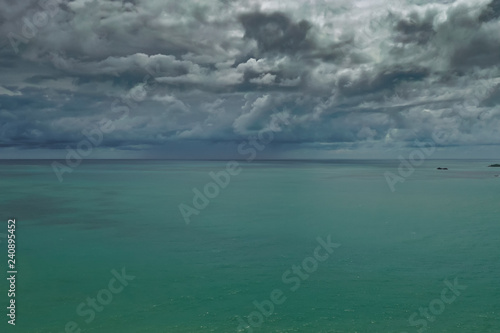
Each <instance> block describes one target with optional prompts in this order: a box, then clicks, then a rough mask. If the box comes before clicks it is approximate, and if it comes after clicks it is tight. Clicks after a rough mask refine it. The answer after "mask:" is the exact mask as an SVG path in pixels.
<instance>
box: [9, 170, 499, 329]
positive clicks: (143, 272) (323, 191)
mask: <svg viewBox="0 0 500 333" xmlns="http://www.w3.org/2000/svg"><path fill="white" fill-rule="evenodd" d="M51 163H52V161H50V160H38V161H26V160H24V161H5V160H4V161H1V162H0V176H1V178H0V179H1V192H0V198H1V200H0V208H1V210H0V211H1V216H2V217H1V218H2V219H3V221H4V223H2V225H3V226H4V227H2V228H3V229H2V230H0V233H2V234H0V241H1V243H0V247H1V249H2V251H1V253H2V254H1V256H2V259H1V262H2V264H1V266H0V268H1V269H2V271H3V273H2V274H3V276H6V275H7V273H6V271H7V268H6V263H7V245H6V244H7V243H6V238H5V234H6V233H7V220H8V219H9V218H15V219H16V233H17V234H16V263H17V270H18V274H17V280H16V305H17V306H16V326H15V327H13V326H11V325H9V324H7V320H8V319H9V318H8V317H7V316H6V315H5V314H6V313H7V310H6V306H7V305H8V298H7V291H8V289H9V285H8V284H7V281H6V279H5V278H3V279H2V282H0V288H1V289H0V290H1V292H0V295H2V296H1V298H0V304H2V308H3V309H4V310H3V311H4V313H2V315H1V317H2V318H3V322H2V323H1V324H0V327H1V328H0V331H1V332H26V333H28V332H29V333H42V332H43V333H45V332H54V333H60V332H97V333H101V332H102V333H114V332H119V333H129V332H153V333H156V332H165V333H166V332H174V333H175V332H193V333H195V332H237V329H238V328H240V331H241V332H256V333H257V332H384V333H390V332H397V333H401V332H419V329H420V332H424V331H425V332H450V333H451V332H453V333H457V332H458V333H460V332H468V333H470V332H500V301H499V300H500V200H499V199H500V177H495V175H497V174H500V168H488V167H487V166H488V165H489V164H492V163H498V161H495V160H488V161H481V160H428V161H426V162H425V163H424V164H423V165H422V166H419V167H417V168H416V169H415V171H414V172H413V174H411V175H410V176H408V177H407V178H405V181H404V182H401V183H398V184H397V185H396V186H395V191H394V192H392V191H391V190H390V188H389V186H388V184H387V182H386V179H385V177H384V173H385V172H393V173H396V174H397V172H398V171H397V168H398V165H399V161H392V160H374V161H359V160H358V161H356V160H353V161H347V160H341V161H255V162H252V163H246V162H240V168H241V172H240V173H239V174H237V175H234V176H231V178H230V182H229V184H228V185H227V186H225V188H223V189H219V193H218V195H216V196H214V198H211V199H209V204H208V206H207V207H206V208H203V209H199V210H197V211H198V215H194V214H193V215H191V217H190V220H191V221H190V223H189V224H186V223H185V221H184V219H183V216H182V215H181V212H180V210H179V205H180V204H182V203H184V204H186V205H189V206H190V207H192V206H193V203H192V201H193V197H194V195H195V194H194V192H193V189H195V188H196V189H199V190H201V191H203V188H204V186H205V184H207V183H209V182H211V181H212V179H211V177H210V175H209V173H210V172H214V173H218V172H220V171H221V170H225V169H226V162H225V161H166V160H148V161H135V160H120V161H117V160H115V161H96V160H93V161H92V160H85V161H83V163H82V164H81V165H80V166H78V167H77V168H75V169H74V170H73V172H72V173H66V174H64V177H63V182H59V181H58V179H57V177H56V175H55V174H54V172H53V170H52V168H51ZM437 167H447V168H449V170H447V171H439V170H436V168H437ZM1 236H3V237H1ZM328 236H330V239H331V241H332V242H334V243H338V244H339V245H340V246H337V247H336V248H335V249H334V250H333V251H332V253H328V252H327V250H326V249H325V248H324V247H320V248H318V246H321V243H320V242H319V241H318V237H319V238H321V239H322V240H323V241H325V242H326V241H327V238H328ZM317 248H318V249H319V250H318V251H320V252H318V253H320V255H321V258H323V259H324V258H325V256H326V255H327V254H328V257H327V259H324V260H323V261H319V260H317V259H314V258H315V257H314V253H315V251H316V249H317ZM304 263H305V264H304ZM294 265H296V268H295V269H298V270H299V271H301V272H300V273H294V271H293V266H294ZM302 265H306V267H307V269H309V271H310V273H307V272H304V267H302V268H301V266H302ZM112 270H114V273H112ZM123 272H126V275H127V276H128V280H126V281H125V283H120V281H119V280H118V279H117V278H116V275H115V274H118V275H120V274H122V273H123ZM284 275H285V279H284ZM306 276H307V277H306ZM445 281H448V282H445ZM454 283H455V284H457V283H458V285H459V287H458V289H457V288H455V289H454V290H452V289H450V288H449V287H448V284H451V285H453V284H454ZM446 288H448V289H446ZM292 289H293V290H292ZM110 290H114V291H113V292H111V291H110ZM118 290H119V291H118ZM276 290H278V291H281V294H280V296H279V297H276V295H277V294H276V293H277V292H276ZM273 291H274V292H275V294H274V296H275V299H279V300H280V302H279V303H280V304H274V303H272V304H273V309H271V308H270V307H269V304H270V302H271V301H269V300H270V299H272V296H271V294H273ZM443 292H444V294H443ZM278 294H279V293H278ZM443 295H444V296H443ZM443 297H444V298H443ZM93 299H96V300H97V301H95V302H97V303H94V306H95V308H92V305H89V304H90V303H87V302H89V300H90V302H92V300H93ZM99 299H100V300H99ZM443 300H446V302H444V301H443ZM100 302H102V303H100ZM82 304H83V305H82ZM255 304H257V305H258V306H259V305H260V306H261V307H262V309H263V310H261V311H260V312H258V311H259V310H258V306H256V305H255ZM266 306H267V308H266ZM79 307H80V309H79V310H80V311H79V312H80V313H78V308H79ZM420 308H421V310H422V311H424V312H425V311H427V315H424V314H420V313H419V311H420V310H419V309H420ZM271 310H272V311H271ZM266 311H267V312H266ZM257 312H258V313H257ZM263 312H264V314H263ZM82 313H83V314H84V315H81V314H82ZM415 313H417V314H416V315H415ZM412 315H413V320H409V318H410V317H412ZM249 316H250V318H249ZM252 320H253V322H252V323H253V326H252V325H251V324H250V323H249V321H252ZM242 322H245V323H247V324H248V325H242V324H241V323H242ZM410 322H411V323H410ZM68 323H69V324H68ZM412 323H413V326H412ZM424 327H425V329H422V328H424Z"/></svg>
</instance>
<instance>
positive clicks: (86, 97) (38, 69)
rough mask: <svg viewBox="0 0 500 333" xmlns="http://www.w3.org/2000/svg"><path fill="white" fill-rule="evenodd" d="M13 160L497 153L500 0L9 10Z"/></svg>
mask: <svg viewBox="0 0 500 333" xmlns="http://www.w3.org/2000/svg"><path fill="white" fill-rule="evenodd" d="M0 73H1V75H0V158H7V159H9V158H64V157H65V156H67V154H69V152H70V151H76V152H79V153H80V154H81V156H82V157H83V156H85V157H86V158H166V159H184V158H185V159H197V158H200V159H225V158H246V157H248V156H249V154H248V150H249V149H253V150H254V151H255V152H256V157H257V158H262V159H288V158H304V159H313V158H326V159H329V158H331V159H334V158H360V159H372V158H397V157H398V156H407V155H408V154H410V153H411V152H412V151H415V150H416V149H420V148H419V147H421V146H422V145H429V146H430V145H434V146H436V147H437V149H436V150H435V152H434V153H433V156H432V158H488V159H489V158H495V159H498V158H500V85H499V83H500V0H493V1H490V0H487V1H483V0H460V1H453V0H441V1H418V0H411V1H410V0H401V1H397V0H389V1H386V0H369V1H368V0H363V1H351V0H328V1H325V0H296V1H284V0H283V1H281V0H279V1H278V0H272V1H269V0H211V1H208V0H205V1H199V0H198V1H195V0H183V1H164V0H142V1H139V0H129V1H116V0H114V1H109V0H100V1H88V0H75V1H66V0H38V1H32V0H27V1H15V0H0Z"/></svg>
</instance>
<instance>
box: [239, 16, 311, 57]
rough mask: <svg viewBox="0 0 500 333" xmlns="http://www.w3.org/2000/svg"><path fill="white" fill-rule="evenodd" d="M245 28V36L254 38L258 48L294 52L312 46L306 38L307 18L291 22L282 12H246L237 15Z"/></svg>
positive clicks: (309, 24)
mask: <svg viewBox="0 0 500 333" xmlns="http://www.w3.org/2000/svg"><path fill="white" fill-rule="evenodd" d="M239 20H240V22H241V24H242V25H243V27H244V29H245V37H246V38H251V39H255V40H256V41H257V45H258V47H259V50H260V51H261V52H262V53H265V52H273V51H276V52H282V53H289V54H295V53H297V52H299V51H301V50H302V51H310V50H311V48H313V47H314V43H313V41H312V40H310V39H308V32H309V30H310V29H311V27H312V25H311V23H309V22H308V21H307V20H301V21H299V22H292V20H291V19H290V18H289V17H288V16H287V15H285V14H284V13H280V12H274V13H269V14H268V13H261V12H255V13H247V14H242V15H240V17H239Z"/></svg>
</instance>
